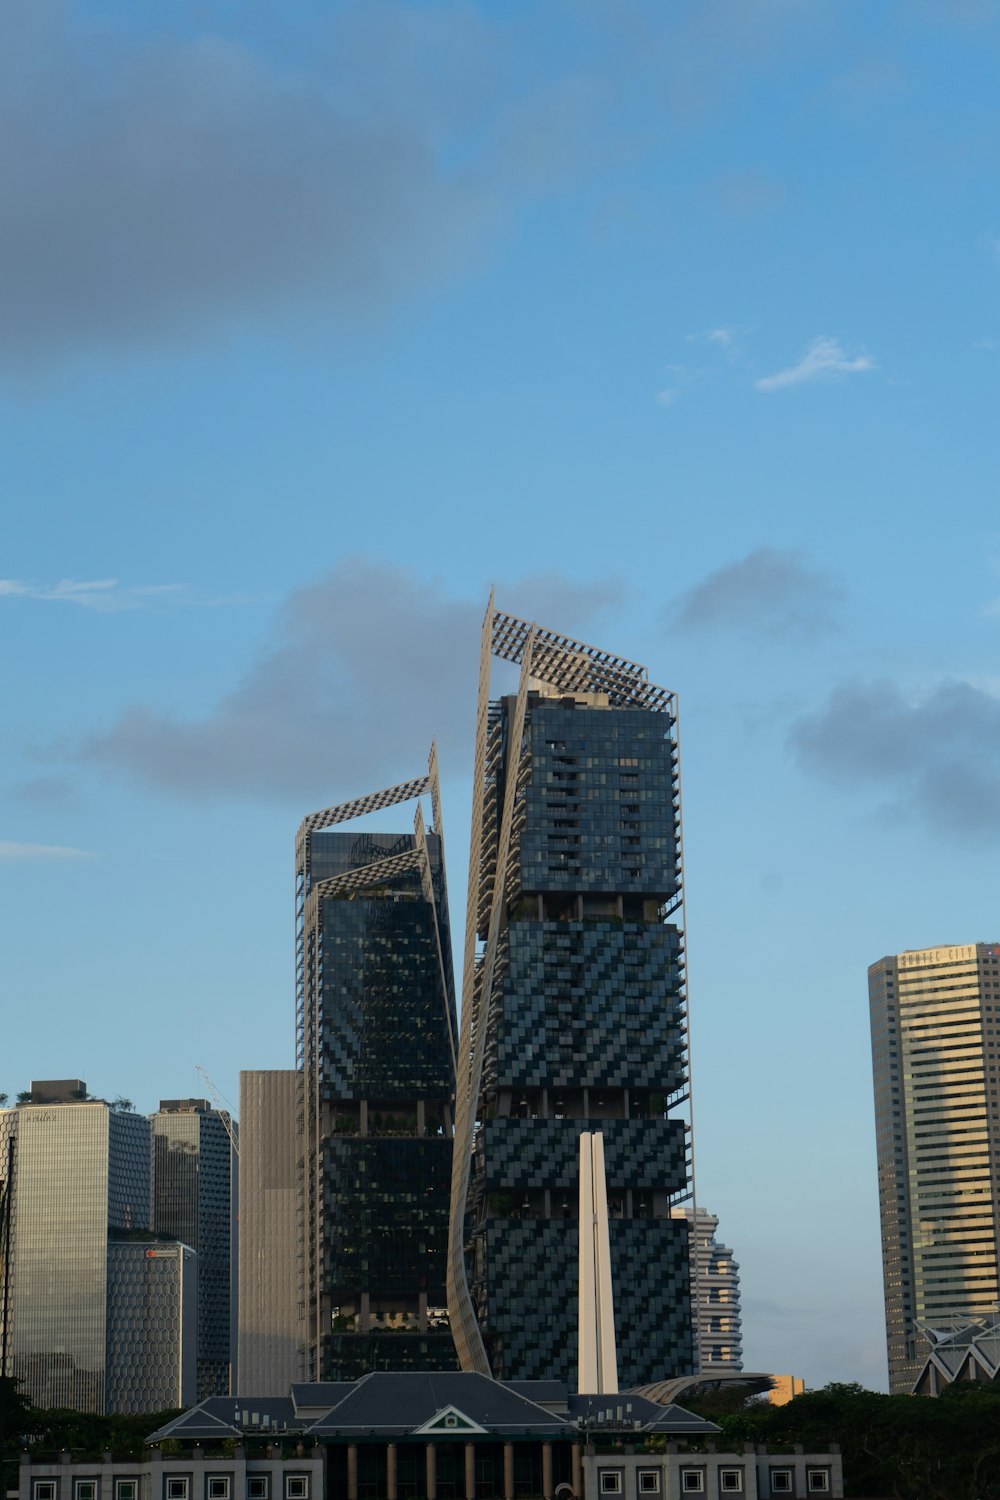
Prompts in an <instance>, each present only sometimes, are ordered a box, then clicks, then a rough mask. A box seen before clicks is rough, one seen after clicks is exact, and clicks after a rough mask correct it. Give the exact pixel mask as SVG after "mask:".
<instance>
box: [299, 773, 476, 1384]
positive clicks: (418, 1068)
mask: <svg viewBox="0 0 1000 1500" xmlns="http://www.w3.org/2000/svg"><path fill="white" fill-rule="evenodd" d="M424 793H429V794H430V796H431V800H432V805H433V809H434V827H433V828H432V829H430V830H428V831H425V829H424V822H423V814H422V812H421V810H420V807H419V805H418V810H417V816H416V820H415V823H414V831H413V832H412V833H380V832H366V831H360V832H359V831H357V830H353V831H345V830H344V829H343V828H342V827H341V826H340V825H341V824H344V823H347V822H351V821H353V820H354V819H356V818H359V817H361V816H364V815H366V814H368V813H370V812H373V811H375V810H377V809H381V808H388V807H390V806H394V805H396V804H398V803H400V802H404V801H410V800H413V799H418V798H420V797H421V796H422V795H423V794H424ZM296 892H297V895H296V902H297V954H296V973H297V1027H298V1030H297V1040H298V1053H299V1055H298V1062H299V1066H300V1068H301V1070H302V1087H303V1092H302V1137H301V1146H302V1162H303V1172H302V1192H303V1199H302V1221H301V1222H302V1246H301V1248H302V1255H301V1260H300V1265H301V1285H300V1290H299V1298H300V1300H301V1302H302V1305H303V1309H304V1314H305V1320H304V1328H303V1341H302V1342H303V1346H304V1350H305V1355H306V1372H305V1373H306V1374H307V1376H308V1377H310V1378H312V1379H321V1380H351V1379H355V1378H356V1377H358V1376H360V1375H363V1374H365V1373H366V1372H367V1371H369V1370H372V1369H387V1368H388V1369H395V1370H402V1369H433V1368H439V1369H449V1368H454V1365H455V1349H454V1345H453V1343H452V1340H451V1336H450V1333H449V1331H448V1320H447V1313H446V1311H445V1301H446V1293H445V1264H446V1255H447V1245H448V1211H449V1190H450V1183H451V1159H452V1110H453V1102H454V1089H455V1033H456V1029H457V1027H456V1019H455V994H454V981H453V978H452V967H451V931H450V927H449V921H448V897H447V889H446V884H445V867H444V852H443V845H442V839H441V814H440V797H439V791H438V784H437V770H436V758H435V756H434V754H433V752H432V755H431V762H430V770H429V774H428V775H427V776H422V777H420V778H418V779H417V780H415V781H411V782H406V783H403V784H402V785H400V786H396V787H390V788H387V789H386V790H385V791H381V792H375V793H372V794H371V795H369V796H366V797H361V798H359V799H357V800H356V801H354V802H349V803H344V804H342V805H340V806H338V807H331V808H325V809H323V810H322V811H320V812H316V813H312V814H310V815H309V816H308V817H307V818H305V819H304V821H303V823H302V825H301V827H300V829H299V832H298V838H297V840H296Z"/></svg>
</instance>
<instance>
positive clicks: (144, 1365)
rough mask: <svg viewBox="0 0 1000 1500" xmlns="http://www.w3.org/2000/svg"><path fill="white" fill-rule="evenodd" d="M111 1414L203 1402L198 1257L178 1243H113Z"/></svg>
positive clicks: (107, 1398) (108, 1404)
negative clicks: (199, 1361)
mask: <svg viewBox="0 0 1000 1500" xmlns="http://www.w3.org/2000/svg"><path fill="white" fill-rule="evenodd" d="M107 1349H108V1360H107V1373H106V1382H105V1393H104V1407H105V1411H107V1412H115V1413H127V1412H135V1413H140V1412H156V1411H170V1410H173V1409H174V1408H176V1407H178V1406H193V1405H194V1403H195V1401H196V1400H197V1399H198V1396H197V1384H198V1369H197V1350H198V1257H197V1255H196V1254H195V1252H194V1251H193V1250H192V1249H191V1248H190V1246H188V1245H181V1244H178V1243H177V1242H176V1241H169V1240H158V1239H153V1238H152V1237H150V1238H149V1239H145V1240H142V1239H140V1240H112V1241H111V1242H110V1244H109V1245H108V1325H107Z"/></svg>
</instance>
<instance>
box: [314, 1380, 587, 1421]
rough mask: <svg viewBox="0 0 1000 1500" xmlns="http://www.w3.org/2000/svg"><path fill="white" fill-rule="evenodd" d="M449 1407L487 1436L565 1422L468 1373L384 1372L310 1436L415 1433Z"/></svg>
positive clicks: (355, 1389) (361, 1384)
mask: <svg viewBox="0 0 1000 1500" xmlns="http://www.w3.org/2000/svg"><path fill="white" fill-rule="evenodd" d="M448 1407H454V1409H455V1410H456V1411H457V1412H461V1413H462V1414H463V1415H464V1416H465V1417H467V1418H468V1420H469V1421H470V1422H473V1423H474V1424H475V1425H476V1426H478V1427H481V1428H483V1429H484V1430H485V1431H487V1432H534V1433H543V1432H559V1431H560V1430H563V1431H564V1430H565V1424H564V1422H563V1421H561V1420H560V1418H559V1417H557V1416H555V1415H554V1414H553V1413H552V1412H550V1411H546V1410H545V1408H544V1407H542V1406H538V1405H536V1403H535V1402H533V1401H530V1400H528V1399H526V1398H525V1397H524V1396H522V1395H520V1394H519V1393H518V1392H517V1391H512V1390H511V1389H510V1388H509V1387H508V1386H505V1385H502V1384H501V1383H500V1381H498V1380H491V1379H489V1377H488V1376H486V1375H477V1374H474V1373H473V1372H471V1371H461V1372H459V1371H448V1372H443V1373H437V1372H435V1373H433V1374H432V1373H424V1372H416V1371H414V1372H413V1373H409V1372H399V1373H391V1372H387V1371H383V1370H377V1371H373V1372H372V1373H371V1374H370V1375H365V1376H364V1377H363V1378H362V1379H361V1380H359V1381H357V1382H356V1383H355V1384H354V1385H353V1386H351V1387H350V1389H349V1392H348V1394H346V1395H345V1396H344V1397H343V1398H342V1399H341V1400H340V1401H338V1402H337V1403H336V1404H335V1405H334V1406H333V1407H332V1408H331V1409H330V1411H328V1412H327V1413H326V1414H325V1416H322V1417H320V1418H319V1419H318V1420H317V1421H315V1422H313V1423H312V1424H311V1425H310V1426H309V1427H307V1429H306V1431H307V1433H308V1434H309V1436H310V1437H335V1436H338V1435H340V1434H350V1433H360V1432H371V1433H376V1432H377V1433H391V1432H397V1433H413V1432H416V1431H417V1429H419V1428H421V1427H424V1426H425V1425H426V1424H427V1423H428V1422H431V1421H432V1420H433V1419H434V1418H435V1417H436V1416H438V1415H439V1414H441V1413H442V1412H444V1411H445V1409H446V1408H448Z"/></svg>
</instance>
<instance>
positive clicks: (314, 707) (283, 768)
mask: <svg viewBox="0 0 1000 1500" xmlns="http://www.w3.org/2000/svg"><path fill="white" fill-rule="evenodd" d="M617 597H618V589H617V586H615V585H603V584H602V585H586V584H578V583H575V582H573V581H572V580H570V579H567V578H564V577H562V576H561V575H557V574H552V573H548V574H540V575H537V576H535V577H534V578H529V579H524V580H522V581H521V582H520V583H517V584H512V585H509V586H507V587H503V588H501V587H500V586H498V589H497V602H498V604H499V606H500V607H501V608H503V609H507V610H510V611H511V612H512V613H515V614H521V615H522V616H526V617H528V618H531V619H536V620H538V621H539V623H541V624H546V625H552V626H553V627H554V628H558V629H561V630H566V631H575V630H582V628H583V627H585V626H586V625H587V624H588V623H589V622H590V620H591V619H592V618H593V617H594V615H595V614H597V613H598V612H599V611H600V610H602V609H604V608H605V607H607V606H608V605H610V604H612V603H613V602H614V601H615V599H616V598H617ZM485 604H486V591H485V590H484V592H483V596H482V598H480V599H478V600H475V601H472V600H467V599H456V598H453V597H450V596H448V595H447V594H445V593H444V592H443V591H442V590H441V588H440V587H439V586H438V585H437V584H433V583H428V582H425V581H424V580H422V579H420V578H418V577H416V576H415V575H413V574H412V573H408V572H406V571H404V570H402V569H397V568H391V567H386V566H381V565H377V564H375V563H372V562H369V561H367V560H365V559H358V558H356V559H353V560H349V561H345V562H344V563H342V564H340V565H339V566H338V567H336V568H335V569H334V570H333V571H332V572H331V573H330V574H328V575H327V577H325V578H324V579H322V580H321V581H320V582H318V583H316V584H313V585H312V586H310V587H308V588H303V589H299V590H297V591H296V592H294V593H293V594H291V595H290V596H289V598H288V599H287V601H286V602H285V604H284V606H283V608H282V611H281V615H280V619H279V625H278V631H277V639H276V641H275V643H274V644H273V646H272V647H271V648H270V649H269V650H268V651H267V652H266V653H265V654H264V655H262V656H261V658H260V660H259V661H258V662H257V663H256V664H255V665H254V666H252V667H251V668H250V670H249V671H248V673H247V674H246V676H245V677H244V679H243V681H242V682H240V683H239V684H238V685H237V686H236V687H235V688H234V689H233V690H232V691H231V692H229V693H227V694H225V695H224V696H223V697H222V698H221V699H220V700H219V702H218V703H217V704H216V705H215V707H214V709H213V710H212V711H211V712H210V713H209V714H207V715H206V716H205V717H204V718H201V719H196V720H189V719H183V718H180V717H178V716H176V715H174V714H170V713H165V712H163V711H162V710H158V709H156V708H152V707H149V706H140V705H137V706H135V707H133V708H131V709H129V710H128V711H127V712H126V713H125V714H123V715H122V717H121V718H120V719H119V720H118V722H117V723H116V724H114V725H113V726H112V727H111V728H110V729H109V730H107V731H106V732H105V733H103V734H97V735H93V736H92V737H91V738H90V739H89V740H87V741H86V742H85V743H84V744H83V745H82V746H80V747H79V749H78V751H77V758H78V759H80V760H82V761H84V762H86V763H90V764H93V765H98V766H102V767H104V768H106V769H109V770H112V771H122V770H124V771H128V772H131V773H132V774H134V775H136V776H138V777H140V778H141V779H142V780H144V781H147V782H150V783H153V784H156V785H158V786H161V787H165V788H167V789H169V790H171V791H174V792H178V793H182V794H189V795H196V796H218V795H229V794H233V795H246V794H253V795H258V794H264V795H277V796H290V797H296V798H299V799H302V798H319V800H320V801H322V800H323V799H324V798H325V799H326V800H328V801H329V800H331V799H333V798H336V797H339V796H340V795H341V794H343V795H345V796H346V795H351V794H357V793H359V792H363V791H365V790H367V789H369V788H374V787H377V786H382V785H388V784H390V783H393V782H395V781H401V780H404V779H405V778H407V777H408V776H412V775H414V774H416V773H417V772H419V770H420V767H421V765H422V764H423V760H424V757H425V756H426V753H427V749H428V747H429V746H430V742H431V740H432V739H434V738H436V739H437V741H438V746H439V749H440V752H441V758H442V764H443V768H444V769H445V770H446V771H447V772H454V771H456V770H457V771H466V770H467V769H468V766H467V764H466V762H467V760H468V756H469V751H470V745H471V739H472V733H473V729H474V723H473V721H474V718H475V694H476V681H477V676H478V665H477V663H478V653H479V640H480V629H481V625H482V618H483V611H484V609H485Z"/></svg>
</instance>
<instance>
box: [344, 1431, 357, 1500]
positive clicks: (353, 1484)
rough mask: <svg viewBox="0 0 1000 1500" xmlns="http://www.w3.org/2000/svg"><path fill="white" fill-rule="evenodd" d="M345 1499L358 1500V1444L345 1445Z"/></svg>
mask: <svg viewBox="0 0 1000 1500" xmlns="http://www.w3.org/2000/svg"><path fill="white" fill-rule="evenodd" d="M347 1500H358V1445H357V1443H348V1445H347Z"/></svg>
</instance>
